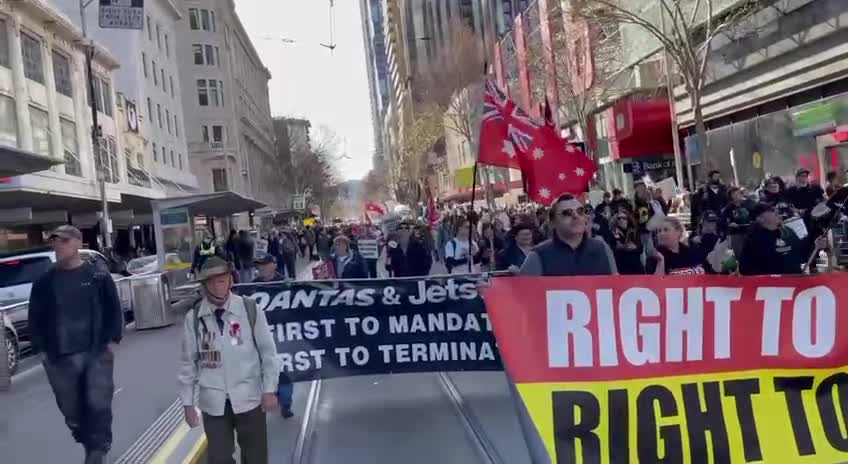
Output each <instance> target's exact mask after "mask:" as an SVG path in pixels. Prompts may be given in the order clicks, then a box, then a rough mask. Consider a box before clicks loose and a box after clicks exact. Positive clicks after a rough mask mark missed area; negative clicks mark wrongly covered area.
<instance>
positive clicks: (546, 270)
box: [521, 234, 618, 276]
mask: <svg viewBox="0 0 848 464" xmlns="http://www.w3.org/2000/svg"><path fill="white" fill-rule="evenodd" d="M521 274H522V275H535V276H581V275H611V274H618V269H617V268H616V265H615V255H613V253H612V250H610V247H609V246H608V245H607V244H606V242H604V241H603V240H601V239H597V238H592V237H588V236H586V237H583V241H582V242H580V245H578V246H577V248H571V246H569V245H568V244H566V243H565V242H563V241H562V240H560V239H559V237H557V236H556V234H554V237H553V238H551V239H548V240H545V241H544V242H542V243H540V244H539V245H537V246H536V247H535V248H533V251H531V252H530V254H528V255H527V259H525V260H524V265H522V266H521Z"/></svg>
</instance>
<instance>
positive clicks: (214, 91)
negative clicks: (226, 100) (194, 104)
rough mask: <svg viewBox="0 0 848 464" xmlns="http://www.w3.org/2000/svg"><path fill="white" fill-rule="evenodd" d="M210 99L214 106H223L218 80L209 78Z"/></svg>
mask: <svg viewBox="0 0 848 464" xmlns="http://www.w3.org/2000/svg"><path fill="white" fill-rule="evenodd" d="M209 101H210V102H212V106H221V104H220V102H219V100H218V81H216V80H214V79H209Z"/></svg>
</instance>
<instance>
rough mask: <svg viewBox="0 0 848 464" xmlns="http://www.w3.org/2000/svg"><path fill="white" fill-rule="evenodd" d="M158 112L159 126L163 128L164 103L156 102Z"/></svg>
mask: <svg viewBox="0 0 848 464" xmlns="http://www.w3.org/2000/svg"><path fill="white" fill-rule="evenodd" d="M156 114H157V118H158V119H159V128H160V129H161V128H162V127H163V125H162V105H160V104H159V103H157V104H156Z"/></svg>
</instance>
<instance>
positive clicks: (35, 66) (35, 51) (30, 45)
mask: <svg viewBox="0 0 848 464" xmlns="http://www.w3.org/2000/svg"><path fill="white" fill-rule="evenodd" d="M21 52H22V54H23V58H24V75H26V77H27V79H31V80H34V81H35V82H38V83H39V84H43V83H44V62H43V61H42V59H41V43H40V42H39V40H38V39H36V38H34V37H32V36H30V35H29V34H24V33H21Z"/></svg>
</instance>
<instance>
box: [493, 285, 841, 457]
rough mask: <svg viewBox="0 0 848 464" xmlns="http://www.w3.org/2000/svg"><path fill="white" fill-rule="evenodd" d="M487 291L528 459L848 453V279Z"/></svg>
mask: <svg viewBox="0 0 848 464" xmlns="http://www.w3.org/2000/svg"><path fill="white" fill-rule="evenodd" d="M484 299H485V301H486V307H487V309H488V312H489V316H490V318H491V321H492V324H493V327H494V330H495V334H496V338H497V341H498V346H499V348H500V351H501V354H502V356H503V360H504V365H505V367H506V370H507V373H508V375H509V377H510V379H511V380H512V381H513V382H514V384H515V387H516V390H517V392H518V396H520V398H521V402H522V403H523V406H524V407H526V411H527V414H528V415H529V417H530V418H531V419H532V425H533V426H534V427H532V426H531V427H529V432H528V428H527V427H525V428H524V431H525V434H526V435H527V434H528V433H530V434H534V433H535V434H537V435H538V436H537V437H536V439H538V438H541V442H543V443H544V449H545V450H546V452H547V453H548V456H542V457H539V456H534V461H533V462H545V461H546V459H547V460H549V461H548V462H552V463H628V462H630V463H635V462H680V463H683V462H689V463H708V462H709V463H737V462H740V463H744V462H765V463H772V462H774V463H784V462H785V463H790V462H791V463H793V464H804V463H824V462H834V463H835V462H845V461H846V460H848V432H846V425H845V424H846V420H848V372H846V369H847V368H848V312H846V311H844V310H841V309H843V308H845V307H846V305H848V276H846V275H844V274H831V275H819V276H815V277H788V276H780V277H776V276H775V277H743V278H740V277H725V276H710V277H703V276H701V277H695V276H679V277H667V278H660V279H658V278H656V277H654V276H615V277H591V278H588V277H586V278H584V277H565V278H559V277H543V278H538V277H536V278H529V277H515V278H496V279H493V282H492V285H491V286H490V287H488V288H486V289H485V290H484ZM519 409H523V408H522V407H521V405H519ZM527 438H528V442H531V441H532V440H533V438H532V437H531V436H528V437H527Z"/></svg>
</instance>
